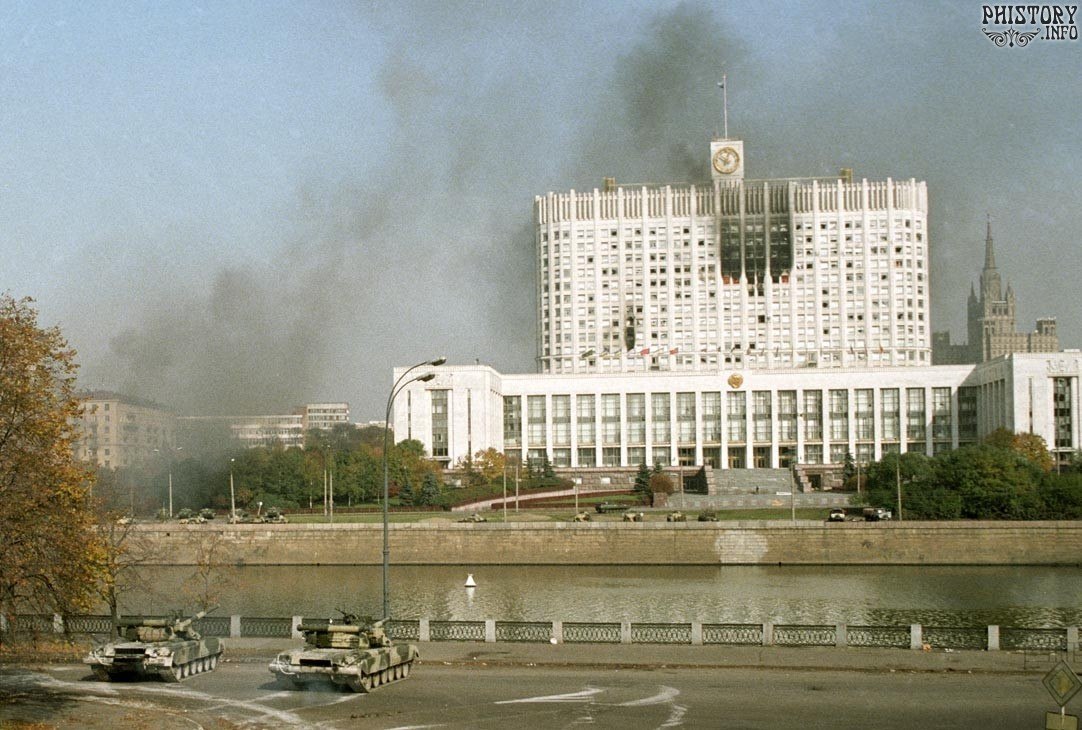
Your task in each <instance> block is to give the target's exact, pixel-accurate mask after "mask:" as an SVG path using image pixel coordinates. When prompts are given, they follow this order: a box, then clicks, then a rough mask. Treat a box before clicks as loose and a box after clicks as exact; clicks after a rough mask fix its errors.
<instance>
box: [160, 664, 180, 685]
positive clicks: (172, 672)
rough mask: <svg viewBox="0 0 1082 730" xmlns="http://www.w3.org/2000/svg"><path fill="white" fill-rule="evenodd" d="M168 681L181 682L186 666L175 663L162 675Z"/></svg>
mask: <svg viewBox="0 0 1082 730" xmlns="http://www.w3.org/2000/svg"><path fill="white" fill-rule="evenodd" d="M162 676H163V677H164V678H165V681H167V682H179V681H180V680H182V679H183V678H184V667H183V666H181V665H178V664H174V665H173V666H172V667H170V668H169V669H168V670H166V672H165V673H164V674H163V675H162Z"/></svg>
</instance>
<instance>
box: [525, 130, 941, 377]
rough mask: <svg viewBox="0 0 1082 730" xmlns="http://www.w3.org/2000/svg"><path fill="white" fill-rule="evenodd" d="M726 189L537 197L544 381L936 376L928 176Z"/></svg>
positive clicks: (759, 183)
mask: <svg viewBox="0 0 1082 730" xmlns="http://www.w3.org/2000/svg"><path fill="white" fill-rule="evenodd" d="M744 160H745V158H744V147H743V143H742V142H741V141H740V140H734V139H726V138H722V139H715V140H713V142H712V144H711V147H710V170H711V175H712V179H711V180H710V181H708V182H705V183H700V184H673V185H663V186H657V185H653V186H630V185H616V184H615V181H614V180H612V179H611V178H610V179H607V180H606V182H605V185H604V186H603V189H601V190H597V189H595V190H593V191H591V192H576V191H571V192H569V193H548V194H547V195H544V196H538V197H537V198H536V199H535V206H534V208H535V225H536V229H535V230H536V249H537V254H536V255H537V270H538V272H539V275H538V278H537V358H538V364H539V370H540V372H542V373H592V372H642V371H682V372H696V371H698V372H711V371H713V372H717V371H718V370H719V369H727V368H733V367H737V368H749V369H764V368H791V367H799V368H807V367H814V368H823V367H851V366H867V365H870V366H898V365H903V366H912V365H916V366H927V365H930V364H931V331H930V323H929V316H928V312H929V310H930V297H929V290H928V251H929V241H928V220H927V216H928V196H927V190H926V185H925V183H924V182H918V181H916V180H907V181H894V180H891V179H889V178H888V179H887V180H885V181H877V182H873V181H868V180H858V181H856V182H853V180H852V171H851V170H849V169H846V170H843V171H842V172H841V174H840V175H839V176H838V177H831V178H784V179H778V180H745V179H744Z"/></svg>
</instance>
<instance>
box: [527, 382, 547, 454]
mask: <svg viewBox="0 0 1082 730" xmlns="http://www.w3.org/2000/svg"><path fill="white" fill-rule="evenodd" d="M546 441H547V439H546V433H545V396H543V395H530V396H527V397H526V443H527V445H528V446H529V448H530V458H531V459H533V458H537V456H536V454H537V450H538V449H540V452H541V454H544V452H545V447H546V446H547V443H546Z"/></svg>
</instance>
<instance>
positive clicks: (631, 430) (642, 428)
mask: <svg viewBox="0 0 1082 730" xmlns="http://www.w3.org/2000/svg"><path fill="white" fill-rule="evenodd" d="M627 442H628V444H630V445H633V446H642V445H644V444H645V443H646V394H645V393H628V394H627ZM628 453H629V454H630V452H628ZM643 453H644V454H645V449H644V450H643ZM628 463H629V464H632V463H634V464H638V463H640V462H632V461H631V457H630V455H629V456H628Z"/></svg>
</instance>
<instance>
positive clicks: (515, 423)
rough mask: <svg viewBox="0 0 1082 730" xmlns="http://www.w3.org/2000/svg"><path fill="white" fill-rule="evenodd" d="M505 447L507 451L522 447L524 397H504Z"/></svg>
mask: <svg viewBox="0 0 1082 730" xmlns="http://www.w3.org/2000/svg"><path fill="white" fill-rule="evenodd" d="M503 446H504V448H505V449H509V448H514V449H517V448H520V447H521V446H522V396H519V395H505V396H504V397H503Z"/></svg>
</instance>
